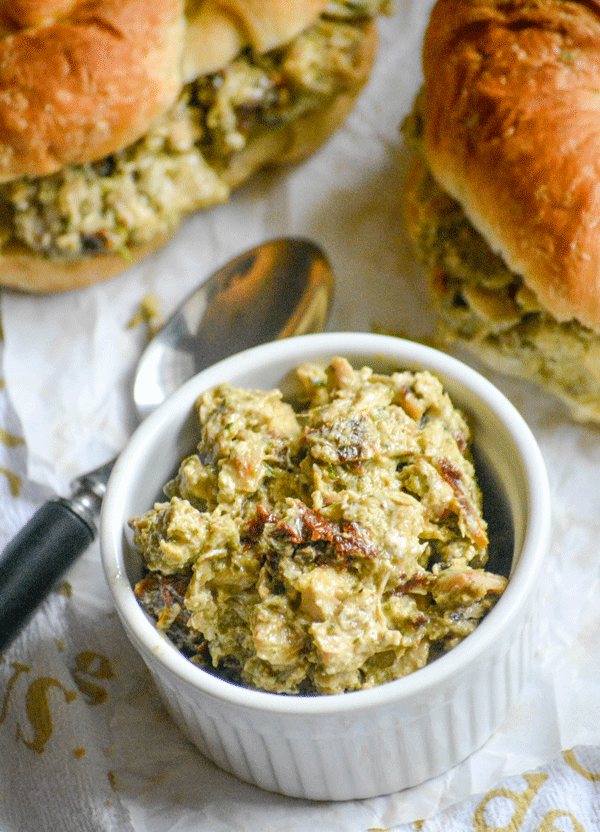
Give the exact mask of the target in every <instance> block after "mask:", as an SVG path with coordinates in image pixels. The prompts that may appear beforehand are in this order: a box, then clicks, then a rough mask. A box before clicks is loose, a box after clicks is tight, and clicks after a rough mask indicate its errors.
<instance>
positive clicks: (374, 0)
mask: <svg viewBox="0 0 600 832" xmlns="http://www.w3.org/2000/svg"><path fill="white" fill-rule="evenodd" d="M387 5H388V2H387V0H329V1H328V0H286V1H285V2H284V0H160V2H159V0H10V2H0V285H3V286H7V287H11V288H14V289H18V290H22V291H28V292H57V291H62V290H67V289H74V288H79V287H83V286H86V285H89V284H91V283H94V282H96V281H99V280H103V279H106V278H109V277H111V276H113V275H116V274H119V273H120V272H123V271H124V270H125V269H127V268H128V267H129V266H130V265H131V264H132V263H134V262H135V261H137V260H139V259H140V258H142V257H144V256H145V255H146V254H147V253H149V252H150V251H152V250H154V249H156V248H157V247H158V246H160V245H162V244H163V243H164V242H165V241H166V240H167V239H169V237H170V236H171V235H172V234H173V233H174V232H175V231H176V229H177V228H178V226H179V225H180V223H181V221H182V219H183V218H184V217H185V216H186V215H188V214H190V213H191V212H194V211H197V210H201V209H206V208H209V207H211V206H213V205H217V204H220V203H223V202H225V201H226V200H227V199H228V198H229V196H230V194H231V192H232V190H233V189H234V188H235V187H237V186H239V185H240V184H241V183H242V182H244V181H246V180H247V179H248V178H249V177H250V176H251V175H252V174H253V173H254V172H256V171H257V170H258V169H260V168H263V167H265V166H268V165H278V164H286V163H292V162H296V161H298V160H300V159H302V158H303V157H305V156H307V155H308V154H310V153H311V152H312V151H314V150H315V149H316V148H318V147H319V146H320V145H322V144H323V142H325V140H326V139H327V138H328V137H329V136H330V135H331V134H332V133H333V132H334V131H335V130H336V129H337V127H338V126H339V125H340V124H341V123H342V121H343V120H344V119H345V117H346V116H347V114H348V113H349V112H350V110H351V109H352V106H353V104H354V102H355V100H356V98H357V96H358V94H359V93H360V91H361V90H362V88H363V87H364V85H365V83H366V81H367V80H368V78H369V76H370V72H371V69H372V66H373V62H374V59H375V56H376V51H377V33H376V24H375V19H376V17H377V16H378V15H379V14H380V13H382V12H385V11H387Z"/></svg>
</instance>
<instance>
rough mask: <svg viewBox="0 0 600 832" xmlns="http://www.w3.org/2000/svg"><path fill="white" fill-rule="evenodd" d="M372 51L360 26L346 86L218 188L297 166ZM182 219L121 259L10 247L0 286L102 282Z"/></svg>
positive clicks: (275, 131) (367, 70) (258, 138)
mask: <svg viewBox="0 0 600 832" xmlns="http://www.w3.org/2000/svg"><path fill="white" fill-rule="evenodd" d="M377 46H378V36H377V29H376V25H375V23H374V22H370V23H369V24H367V25H366V26H365V30H364V36H363V38H362V42H361V48H360V53H359V55H358V59H357V65H356V68H355V73H354V75H353V77H352V82H351V83H349V84H345V85H344V86H343V88H342V89H341V90H339V91H338V92H337V93H335V94H334V95H333V97H332V98H331V99H329V100H328V101H327V102H326V103H324V104H322V105H320V106H318V107H317V108H314V109H312V110H310V111H308V112H305V113H303V114H302V115H300V116H299V117H298V118H296V119H295V120H293V121H292V122H289V123H287V124H285V125H284V126H281V127H268V128H265V129H264V130H263V131H259V132H257V133H256V134H255V135H254V136H253V137H252V138H251V139H250V140H249V141H248V143H247V145H246V146H245V147H244V148H243V149H242V150H241V151H239V152H237V153H235V154H234V155H233V157H232V159H231V161H230V163H229V164H228V165H227V167H226V168H225V170H223V171H220V172H219V177H220V179H221V181H222V182H223V183H224V185H225V186H226V187H227V188H228V189H229V190H234V189H235V188H237V187H239V186H240V185H242V184H243V183H244V182H246V181H247V180H248V179H249V178H250V177H251V176H252V175H253V174H255V173H257V172H258V171H259V170H261V169H264V168H270V167H277V166H284V165H291V164H294V163H297V162H300V161H301V160H303V159H305V158H306V157H307V156H310V155H311V154H312V153H314V152H315V151H316V150H317V149H318V148H320V147H321V146H322V145H323V144H324V143H325V142H326V141H327V140H328V139H329V138H330V137H331V136H332V135H333V133H335V131H336V130H337V129H338V128H339V127H340V126H341V125H342V123H343V122H344V120H345V119H346V118H347V116H348V115H349V113H350V112H351V111H352V109H353V108H354V105H355V103H356V99H357V98H358V96H359V95H360V93H361V91H362V89H363V88H364V86H365V84H366V83H367V81H368V79H369V77H370V74H371V70H372V67H373V63H374V61H375V57H376V54H377ZM216 203H217V200H215V204H216ZM209 207H210V206H209ZM185 216H186V214H183V215H182V216H180V217H179V218H178V221H177V222H176V223H174V225H173V227H172V229H171V230H170V231H169V232H168V233H166V234H162V235H160V237H157V238H156V239H153V240H151V241H150V242H147V243H145V244H143V245H134V246H130V247H128V248H127V251H126V252H125V253H124V254H121V253H119V252H110V253H100V254H95V255H91V256H89V257H85V258H80V259H77V260H59V259H53V258H51V257H46V256H44V255H42V254H39V253H37V252H35V251H33V250H32V249H29V248H28V247H27V246H25V245H24V244H19V243H12V242H11V243H10V244H9V245H7V246H5V248H4V249H2V252H1V253H0V286H4V287H6V288H9V289H13V290H16V291H21V292H28V293H36V294H43V293H56V292H63V291H69V290H73V289H81V288H85V287H86V286H90V285H92V284H94V283H98V282H100V281H104V280H108V279H110V278H112V277H115V276H117V275H119V274H121V273H123V272H124V271H126V269H128V268H129V267H130V266H132V265H134V264H135V263H137V262H138V261H140V260H141V259H143V258H144V257H146V256H147V255H148V254H150V253H151V252H153V251H155V250H157V249H158V248H160V247H161V246H162V245H164V244H165V243H166V242H167V241H168V240H169V239H170V237H172V236H173V235H174V234H175V233H176V231H177V229H178V228H179V226H180V224H181V222H182V221H183V219H184V218H185Z"/></svg>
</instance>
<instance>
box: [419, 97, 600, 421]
mask: <svg viewBox="0 0 600 832" xmlns="http://www.w3.org/2000/svg"><path fill="white" fill-rule="evenodd" d="M403 133H404V136H405V138H406V140H407V143H408V144H409V145H410V146H411V147H412V148H413V149H414V150H415V151H416V152H417V154H418V161H417V163H416V164H415V168H414V176H413V179H412V182H411V184H410V186H409V190H410V194H409V202H410V208H409V215H410V216H409V229H410V234H411V237H412V239H413V242H414V244H415V247H416V251H417V254H418V256H419V258H420V259H421V260H422V261H423V263H424V264H425V265H426V267H427V269H428V274H429V281H430V288H431V293H432V296H433V298H434V301H435V302H436V306H437V310H438V313H439V322H440V331H441V335H442V337H443V338H444V339H445V340H446V341H452V340H457V341H458V342H460V343H461V344H463V345H465V346H466V347H467V348H469V349H470V350H472V351H473V352H474V353H476V354H477V355H478V356H479V357H480V358H481V359H482V360H483V361H485V363H486V364H488V365H489V366H491V367H492V368H494V369H496V370H500V371H501V372H505V373H509V374H511V375H516V376H520V377H522V378H526V379H528V380H530V381H534V382H536V383H537V384H542V385H543V386H544V387H545V388H546V389H548V390H550V391H551V392H552V393H553V394H555V395H558V396H559V397H560V398H561V399H563V401H565V402H566V403H567V405H568V406H569V407H570V409H571V411H572V413H573V416H574V417H575V418H577V419H581V420H589V419H592V420H596V421H597V420H598V419H600V335H599V334H598V333H596V332H594V331H593V330H591V329H589V328H587V327H585V326H583V325H582V324H580V323H579V322H578V321H576V320H574V319H573V320H570V321H558V320H556V319H555V318H554V317H553V316H552V315H551V314H550V313H549V312H548V311H547V310H546V309H544V308H543V307H542V306H541V304H540V303H539V302H538V300H537V298H536V296H535V294H534V292H533V291H532V290H531V289H530V288H529V287H528V286H527V285H526V284H525V282H524V280H523V278H522V277H521V276H520V275H518V274H516V273H514V272H512V271H511V270H510V269H509V268H508V266H507V265H506V263H505V262H504V260H503V259H502V257H501V256H500V255H499V254H497V253H496V252H494V251H492V249H491V248H490V247H489V245H488V243H487V242H486V240H485V239H484V237H482V235H481V234H480V233H479V232H478V231H477V229H476V228H475V227H474V226H473V225H472V224H471V222H470V221H469V219H468V218H467V216H466V215H465V213H464V211H463V209H462V207H461V205H460V204H459V203H458V202H456V201H455V200H454V199H452V198H451V197H450V196H449V195H448V194H447V193H446V192H445V191H444V190H443V189H442V188H441V187H440V186H439V185H438V183H437V181H436V180H435V179H434V177H433V176H432V174H431V172H430V171H429V169H428V167H427V163H426V161H425V159H424V155H423V152H422V120H421V115H420V113H419V103H418V100H417V103H416V106H415V108H414V110H413V112H412V113H411V114H410V115H409V116H408V117H407V118H406V119H405V121H404V124H403Z"/></svg>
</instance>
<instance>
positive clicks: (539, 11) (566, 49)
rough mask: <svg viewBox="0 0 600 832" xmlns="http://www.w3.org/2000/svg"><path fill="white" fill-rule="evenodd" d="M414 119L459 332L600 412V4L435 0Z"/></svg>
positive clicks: (434, 253) (434, 246)
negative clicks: (422, 81)
mask: <svg viewBox="0 0 600 832" xmlns="http://www.w3.org/2000/svg"><path fill="white" fill-rule="evenodd" d="M423 74H424V84H423V87H422V90H421V92H420V93H419V96H418V98H417V101H416V103H415V108H414V111H413V113H412V114H411V115H410V116H409V117H408V118H407V119H406V121H405V124H404V131H405V134H406V136H407V138H408V140H409V141H410V142H411V143H412V144H413V145H414V146H415V148H416V149H417V151H418V156H417V159H416V161H415V164H414V168H413V171H412V174H411V176H410V177H409V180H408V183H407V218H408V226H409V231H410V234H411V236H412V238H413V240H414V241H415V244H416V246H417V250H418V252H419V254H420V256H421V257H422V259H423V260H424V261H425V262H426V263H427V265H428V267H429V274H430V283H431V288H432V291H433V296H434V298H435V299H436V301H437V304H438V308H439V309H440V312H441V319H442V321H443V325H444V328H445V332H446V335H448V336H450V337H453V338H457V339H458V340H459V341H460V342H462V343H463V344H465V345H466V346H468V347H469V348H471V349H472V350H474V351H475V352H476V353H477V354H478V355H479V356H480V357H482V358H483V359H484V360H485V361H486V362H487V363H488V364H490V365H491V366H492V367H494V368H496V369H500V370H502V371H506V372H510V373H514V374H517V375H521V376H524V377H526V378H528V379H531V380H534V381H536V382H537V383H539V384H542V385H543V386H545V387H547V388H549V389H550V390H552V391H553V392H554V393H556V394H558V395H559V396H561V397H562V398H563V399H564V400H565V401H566V402H567V403H568V404H569V406H570V407H571V409H572V412H573V415H574V416H575V417H576V418H578V419H585V420H587V419H592V420H598V421H600V335H599V333H600V109H599V107H598V101H599V99H598V95H599V93H598V90H599V89H600V4H596V3H584V2H572V1H571V0H565V1H564V2H560V0H511V1H510V2H500V1H498V2H493V0H438V2H437V3H436V4H435V6H434V8H433V10H432V13H431V18H430V21H429V25H428V28H427V31H426V35H425V39H424V45H423Z"/></svg>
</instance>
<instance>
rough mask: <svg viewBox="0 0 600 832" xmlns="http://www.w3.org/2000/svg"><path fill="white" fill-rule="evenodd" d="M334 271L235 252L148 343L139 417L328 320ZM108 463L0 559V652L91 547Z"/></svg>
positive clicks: (277, 243)
mask: <svg viewBox="0 0 600 832" xmlns="http://www.w3.org/2000/svg"><path fill="white" fill-rule="evenodd" d="M333 283H334V278H333V273H332V271H331V267H330V265H329V263H328V261H327V259H326V257H325V255H324V254H323V252H322V251H321V250H320V249H319V248H318V247H317V246H316V245H315V244H314V243H312V242H310V241H308V240H304V239H294V238H282V239H278V240H272V241H270V242H266V243H263V244H262V245H260V246H257V247H256V248H253V249H251V250H250V251H247V252H245V253H244V254H241V255H239V256H238V257H236V258H235V259H234V260H232V261H231V262H230V263H228V264H227V265H225V266H223V267H222V268H220V269H219V270H218V271H216V272H215V273H214V274H213V275H211V276H210V277H209V278H208V279H207V280H206V281H205V282H204V283H203V284H202V285H201V286H200V287H199V288H198V289H196V291H195V292H193V293H192V294H191V295H190V296H189V297H188V298H187V299H186V300H184V301H183V303H182V304H181V306H180V307H179V309H178V310H177V311H176V312H175V313H174V314H173V315H172V317H171V318H170V319H169V320H168V321H167V322H166V324H165V325H164V326H163V328H162V329H161V330H160V331H159V332H158V333H157V334H156V335H155V336H154V338H153V339H152V340H151V341H150V343H149V345H148V347H147V348H146V350H145V351H144V353H143V354H142V356H141V358H140V360H139V363H138V366H137V371H136V375H135V382H134V386H133V400H134V403H135V405H136V409H137V412H138V414H139V416H140V418H141V419H143V418H144V417H146V416H147V415H148V414H149V413H151V412H152V411H153V410H154V409H155V408H156V407H158V405H159V404H161V403H162V402H163V401H164V400H165V399H166V398H167V396H168V395H169V394H170V393H172V392H174V391H175V390H176V389H177V388H178V387H179V386H181V384H182V383H183V382H184V381H187V380H188V379H189V378H191V377H192V376H193V375H195V374H196V373H198V372H200V370H202V369H204V368H205V367H208V366H210V365H211V364H213V363H215V362H216V361H219V360H220V359H221V358H225V357H226V356H228V355H232V354H233V353H236V352H239V351H241V350H243V349H246V348H248V347H251V346H255V345H256V344H259V343H262V342H266V341H272V340H275V339H278V338H286V337H289V336H291V335H300V334H303V333H307V332H318V331H319V330H321V329H323V328H324V326H325V324H326V322H327V318H328V315H329V310H330V305H331V298H332V294H333ZM114 462H115V460H112V461H111V462H108V463H106V464H105V465H102V466H101V467H100V468H97V469H96V470H95V471H91V472H90V473H88V474H84V475H83V476H81V477H79V478H78V479H77V480H75V481H74V483H72V487H73V493H72V495H71V497H69V498H64V497H58V498H56V499H54V500H50V501H49V502H47V503H45V504H44V505H43V506H42V507H41V508H40V509H39V511H38V512H37V513H36V514H35V515H34V516H33V517H32V518H31V520H30V521H29V522H28V523H27V525H26V526H25V527H24V528H23V529H22V530H21V531H20V532H19V533H18V534H17V536H16V537H15V538H14V540H12V541H11V542H10V543H9V544H8V546H7V547H6V549H5V550H4V552H3V553H2V555H0V651H1V650H2V649H4V648H5V647H6V646H7V645H8V644H9V643H10V642H11V641H12V639H13V638H14V637H15V636H16V635H17V633H18V632H19V631H20V629H21V628H22V627H23V625H24V624H25V622H26V621H27V619H28V618H29V617H30V615H31V614H32V612H33V611H34V610H35V609H36V608H37V606H38V605H39V604H40V602H41V601H42V600H43V598H44V597H45V596H46V595H47V594H48V592H49V591H50V589H52V587H53V585H55V584H56V581H57V580H58V579H59V578H60V576H61V575H62V574H63V573H64V572H65V570H66V569H67V568H68V567H69V566H71V564H72V563H73V561H74V560H75V559H76V558H77V557H78V555H80V554H81V553H82V552H83V551H84V550H85V549H86V548H87V547H88V546H89V545H90V543H91V542H92V541H93V540H94V538H95V536H96V534H97V525H96V524H97V520H98V517H99V515H100V508H101V504H102V497H103V496H104V492H105V490H106V483H107V481H108V477H109V475H110V472H111V470H112V468H113V465H114Z"/></svg>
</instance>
